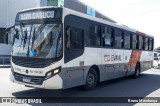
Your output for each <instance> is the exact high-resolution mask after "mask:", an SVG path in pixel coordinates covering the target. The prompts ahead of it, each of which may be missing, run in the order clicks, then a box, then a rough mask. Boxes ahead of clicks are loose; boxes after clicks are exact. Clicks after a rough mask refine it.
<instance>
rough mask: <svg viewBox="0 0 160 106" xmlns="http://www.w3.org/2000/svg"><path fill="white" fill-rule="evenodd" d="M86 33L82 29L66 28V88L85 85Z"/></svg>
mask: <svg viewBox="0 0 160 106" xmlns="http://www.w3.org/2000/svg"><path fill="white" fill-rule="evenodd" d="M83 34H84V32H83V29H81V28H76V27H70V26H67V27H66V31H65V51H64V62H65V64H66V66H67V67H66V69H65V71H66V76H65V77H66V88H70V87H75V86H78V85H82V84H83V74H84V43H83V39H84V35H83Z"/></svg>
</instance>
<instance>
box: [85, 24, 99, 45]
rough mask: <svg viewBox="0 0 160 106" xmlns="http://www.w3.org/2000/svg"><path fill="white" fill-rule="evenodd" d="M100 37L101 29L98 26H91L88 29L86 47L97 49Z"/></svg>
mask: <svg viewBox="0 0 160 106" xmlns="http://www.w3.org/2000/svg"><path fill="white" fill-rule="evenodd" d="M100 37H101V29H100V26H97V25H93V26H90V27H89V37H88V46H91V47H99V46H100V43H101V42H100V41H101V39H100Z"/></svg>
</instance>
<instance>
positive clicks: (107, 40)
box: [103, 27, 112, 47]
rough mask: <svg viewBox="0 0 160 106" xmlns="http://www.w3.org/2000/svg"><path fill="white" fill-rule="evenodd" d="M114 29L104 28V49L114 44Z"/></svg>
mask: <svg viewBox="0 0 160 106" xmlns="http://www.w3.org/2000/svg"><path fill="white" fill-rule="evenodd" d="M111 35H112V29H111V28H110V27H104V28H103V46H104V47H111V44H112V39H111Z"/></svg>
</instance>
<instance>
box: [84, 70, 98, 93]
mask: <svg viewBox="0 0 160 106" xmlns="http://www.w3.org/2000/svg"><path fill="white" fill-rule="evenodd" d="M97 83H98V74H97V72H96V70H95V68H91V69H90V70H89V72H88V74H87V77H86V84H85V85H84V86H83V88H84V90H91V89H93V88H95V87H96V86H97Z"/></svg>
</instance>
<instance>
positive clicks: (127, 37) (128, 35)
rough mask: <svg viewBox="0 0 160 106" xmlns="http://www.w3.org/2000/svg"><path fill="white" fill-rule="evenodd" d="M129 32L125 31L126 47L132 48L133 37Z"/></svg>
mask: <svg viewBox="0 0 160 106" xmlns="http://www.w3.org/2000/svg"><path fill="white" fill-rule="evenodd" d="M130 36H131V35H130V33H129V32H126V31H125V32H124V48H125V49H130V48H131V37H130Z"/></svg>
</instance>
